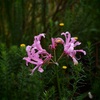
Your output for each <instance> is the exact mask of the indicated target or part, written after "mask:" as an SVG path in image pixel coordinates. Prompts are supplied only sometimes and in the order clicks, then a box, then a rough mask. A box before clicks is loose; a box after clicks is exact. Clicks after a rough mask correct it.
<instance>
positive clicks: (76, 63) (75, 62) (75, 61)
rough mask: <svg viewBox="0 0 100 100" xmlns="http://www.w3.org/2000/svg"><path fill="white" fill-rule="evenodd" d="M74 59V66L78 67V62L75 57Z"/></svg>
mask: <svg viewBox="0 0 100 100" xmlns="http://www.w3.org/2000/svg"><path fill="white" fill-rule="evenodd" d="M72 59H73V62H74V65H78V61H77V60H76V58H75V57H73V58H72Z"/></svg>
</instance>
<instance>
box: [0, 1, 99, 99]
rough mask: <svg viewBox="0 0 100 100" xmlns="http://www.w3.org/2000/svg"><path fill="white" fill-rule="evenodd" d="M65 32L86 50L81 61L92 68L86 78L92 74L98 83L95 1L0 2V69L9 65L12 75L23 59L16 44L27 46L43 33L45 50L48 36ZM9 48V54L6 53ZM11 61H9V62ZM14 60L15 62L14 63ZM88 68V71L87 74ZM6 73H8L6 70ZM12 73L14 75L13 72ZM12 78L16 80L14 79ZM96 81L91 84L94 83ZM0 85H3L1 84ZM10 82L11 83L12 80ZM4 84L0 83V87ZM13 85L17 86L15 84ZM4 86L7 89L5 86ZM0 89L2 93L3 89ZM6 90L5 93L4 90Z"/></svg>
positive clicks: (96, 11)
mask: <svg viewBox="0 0 100 100" xmlns="http://www.w3.org/2000/svg"><path fill="white" fill-rule="evenodd" d="M66 31H69V32H70V33H71V35H72V36H76V37H78V40H79V41H81V42H82V45H81V48H82V49H84V50H86V51H87V57H86V58H83V59H82V62H83V63H84V66H85V67H87V66H92V67H93V68H92V69H91V68H90V69H91V70H92V72H90V73H92V74H90V76H91V75H93V76H94V77H97V80H98V77H99V76H100V74H98V72H97V71H100V1H99V0H0V61H1V62H0V66H6V65H9V64H12V65H9V66H10V67H11V66H12V68H15V69H12V68H11V70H13V71H12V74H13V73H15V75H16V73H17V72H18V69H17V67H15V66H20V64H19V63H22V62H21V60H22V58H23V56H25V50H24V54H22V52H23V50H22V49H21V52H20V53H19V49H18V48H19V47H20V44H22V43H24V44H26V45H28V44H29V45H31V44H32V43H33V39H34V36H35V35H38V34H39V33H45V34H46V41H45V40H43V46H44V47H47V46H48V44H50V43H51V41H49V40H50V38H51V37H57V36H60V34H61V32H66ZM13 46H16V47H13ZM17 47H18V48H17ZM4 48H6V49H4ZM9 48H10V50H9V54H7V52H8V51H7V50H8V49H9ZM14 50H15V51H14ZM6 54H7V56H6V57H8V58H9V57H10V58H9V59H8V58H6V57H5V55H6ZM17 54H18V55H17ZM19 55H21V56H19ZM3 58H4V59H3ZM87 58H88V60H87ZM90 58H91V59H92V60H91V59H90ZM7 59H8V60H10V62H9V61H8V60H7ZM89 59H90V60H89ZM11 60H13V62H12V61H11ZM2 61H3V62H2ZM7 61H8V63H9V64H8V63H7ZM15 61H16V63H14V62H15ZM89 62H90V64H87V63H89ZM3 64H5V65H3ZM13 66H14V67H13ZM10 67H9V68H10ZM24 67H25V65H24ZM2 68H3V67H2ZM2 68H1V69H0V70H2V71H1V75H2V74H3V73H5V70H6V67H5V69H2ZM90 69H88V71H87V73H88V72H89V70H90ZM7 70H8V72H9V69H7ZM15 70H16V72H14V71H15ZM2 72H3V73H2ZM12 74H11V75H10V77H12V79H11V80H13V75H12ZM5 75H8V74H5ZM96 75H97V76H96ZM19 76H21V73H19ZM19 76H18V77H19ZM14 77H15V78H16V76H14ZM25 77H26V76H25ZM3 79H4V76H0V80H1V81H2V80H3ZM8 79H9V78H8ZM99 79H100V78H99ZM5 80H6V79H5ZM91 80H93V79H91ZM97 80H96V81H95V82H94V84H96V82H97ZM2 82H4V83H5V81H2ZM7 82H8V81H7ZM13 82H15V79H14V80H13ZM89 82H90V81H89ZM4 83H1V87H2V86H3V84H4ZM99 83H100V82H98V84H99ZM5 84H6V83H5ZM9 84H10V85H9V86H11V84H13V83H9ZM22 84H23V83H22ZM27 84H28V82H27ZM36 84H37V83H36ZM98 84H97V85H96V86H97V87H96V89H97V91H98V87H100V86H99V85H98ZM14 86H17V85H16V82H15V85H14ZM23 86H24V85H23ZM6 87H8V86H7V84H6ZM1 89H2V90H4V88H1ZM30 89H31V88H30ZM93 89H94V91H95V90H96V89H95V85H94V88H93ZM19 90H21V89H19ZM6 91H7V92H8V90H7V89H6ZM9 91H10V90H9ZM30 91H32V90H30ZM97 91H96V92H97ZM96 92H94V93H96ZM5 94H6V93H4V94H3V95H4V97H5ZM19 95H20V94H19ZM23 95H24V93H23ZM31 96H32V95H31ZM98 96H99V91H98ZM98 96H97V97H98ZM16 97H17V95H16ZM12 98H13V97H12ZM2 100H7V99H2ZM16 100H17V99H16ZM44 100H46V99H44ZM63 100H65V99H63ZM78 100H79V99H78ZM80 100H81V99H80ZM85 100H86V99H85ZM96 100H97V99H96ZM98 100H99V99H98Z"/></svg>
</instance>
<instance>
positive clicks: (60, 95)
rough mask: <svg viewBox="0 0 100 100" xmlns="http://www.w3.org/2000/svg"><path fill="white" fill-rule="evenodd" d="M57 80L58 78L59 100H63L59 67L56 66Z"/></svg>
mask: <svg viewBox="0 0 100 100" xmlns="http://www.w3.org/2000/svg"><path fill="white" fill-rule="evenodd" d="M56 78H57V87H58V93H59V98H60V100H61V88H60V81H59V72H58V66H57V65H56Z"/></svg>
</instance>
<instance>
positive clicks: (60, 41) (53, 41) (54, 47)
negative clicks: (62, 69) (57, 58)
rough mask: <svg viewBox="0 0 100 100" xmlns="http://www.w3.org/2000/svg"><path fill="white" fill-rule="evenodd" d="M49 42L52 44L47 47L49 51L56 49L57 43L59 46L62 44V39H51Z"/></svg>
mask: <svg viewBox="0 0 100 100" xmlns="http://www.w3.org/2000/svg"><path fill="white" fill-rule="evenodd" d="M51 41H52V44H51V45H49V47H50V48H51V49H56V46H57V44H58V43H60V44H63V43H64V41H63V39H62V38H59V37H58V38H51Z"/></svg>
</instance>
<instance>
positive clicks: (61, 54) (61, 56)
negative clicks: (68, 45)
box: [57, 52, 64, 62]
mask: <svg viewBox="0 0 100 100" xmlns="http://www.w3.org/2000/svg"><path fill="white" fill-rule="evenodd" d="M63 55H64V52H63V53H62V54H61V56H60V57H59V58H58V60H57V62H58V61H59V60H60V59H61V58H62V56H63Z"/></svg>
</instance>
